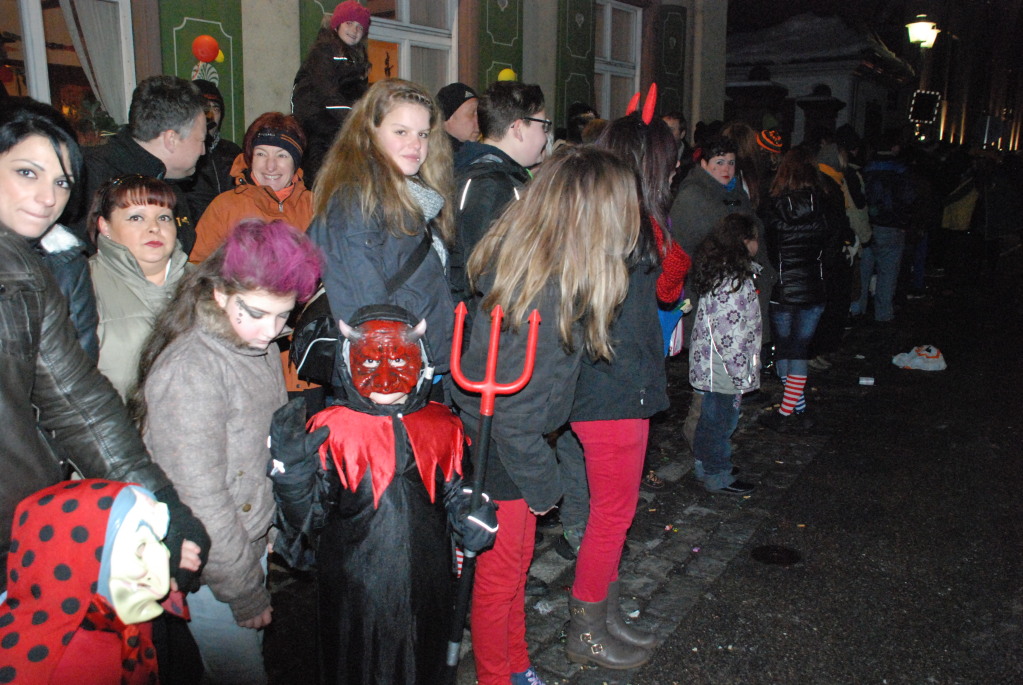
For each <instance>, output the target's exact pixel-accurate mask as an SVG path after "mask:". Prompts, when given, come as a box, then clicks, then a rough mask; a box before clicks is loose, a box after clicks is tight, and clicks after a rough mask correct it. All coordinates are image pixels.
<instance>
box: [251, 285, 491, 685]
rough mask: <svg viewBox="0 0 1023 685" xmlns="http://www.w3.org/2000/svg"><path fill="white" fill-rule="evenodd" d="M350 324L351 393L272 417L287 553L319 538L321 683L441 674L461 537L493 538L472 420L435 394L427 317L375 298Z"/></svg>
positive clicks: (434, 679) (344, 330) (470, 544)
mask: <svg viewBox="0 0 1023 685" xmlns="http://www.w3.org/2000/svg"><path fill="white" fill-rule="evenodd" d="M339 328H340V330H341V335H342V341H341V353H340V357H341V360H342V364H341V369H340V371H339V375H340V376H341V379H342V384H343V385H344V387H345V390H346V392H345V398H344V399H343V400H340V402H341V403H340V404H337V405H334V406H331V407H328V408H327V409H324V410H323V411H321V412H318V413H317V414H315V415H314V416H313V418H312V419H311V420H310V421H309V424H308V426H304V425H303V421H304V417H305V407H304V404H302V401H301V400H294V401H292V402H291V403H289V404H288V405H287V406H285V407H284V408H282V409H281V410H279V411H278V412H277V414H276V415H275V416H274V421H273V426H272V428H271V454H272V455H273V461H272V462H271V464H270V468H269V472H270V477H271V478H272V479H273V480H274V491H275V495H276V497H277V499H278V503H279V505H280V509H279V516H278V522H277V523H278V526H279V527H280V528H282V530H283V534H282V536H281V537H280V538H278V542H277V544H276V549H277V551H278V552H281V553H282V554H283V556H284V557H285V558H286V559H287V560H288V561H289V563H292V564H293V565H296V566H299V567H301V566H302V565H304V564H305V563H307V562H306V561H305V558H304V555H305V552H306V549H303V546H304V545H305V544H306V541H308V540H310V539H312V538H313V537H316V538H317V542H318V544H317V548H316V551H315V561H316V566H317V569H318V573H317V580H318V583H319V593H318V596H319V608H318V611H319V619H320V640H319V642H320V662H321V663H322V664H323V672H322V674H321V675H322V678H323V682H325V683H370V682H380V683H395V684H401V683H406V684H407V685H414V684H415V683H438V682H442V669H443V667H444V655H445V644H446V643H445V640H446V638H447V635H448V625H447V623H448V622H449V621H450V620H451V592H450V591H451V587H452V584H451V579H452V564H451V539H452V534H453V536H454V539H455V540H456V541H458V542H460V544H461V547H462V548H464V549H467V550H472V551H480V550H482V549H484V548H485V547H488V546H490V545H491V544H492V543H493V540H494V535H495V534H496V532H497V517H496V514H495V508H494V505H493V504H492V503H491V502H490V501H489V498H487V497H486V496H484V500H485V502H484V504H483V506H481V507H480V509H479V510H477V511H475V512H468V511H467V510H468V502H469V495H470V493H469V491H468V489H465V488H463V487H462V481H461V472H462V448H463V440H464V438H463V434H462V424H461V422H460V421H459V420H458V418H457V417H456V416H455V415H454V414H453V413H452V412H451V409H449V408H448V407H446V406H444V405H443V404H440V403H437V402H429V401H428V397H429V392H430V386H431V381H432V379H433V366H432V365H431V359H430V350H429V346H428V344H427V341H426V338H425V334H426V321H425V320H421V321H418V322H417V321H416V319H415V318H413V317H412V315H411V314H409V313H408V312H407V311H406V310H404V309H402V308H401V307H396V306H393V305H371V306H368V307H362V308H361V309H359V310H357V311H356V312H355V314H354V316H353V317H352V318H351V319H350V320H349V321H348V322H345V321H339ZM306 429H308V431H309V433H306ZM382 562H384V563H386V564H387V567H386V569H384V568H381V563H382Z"/></svg>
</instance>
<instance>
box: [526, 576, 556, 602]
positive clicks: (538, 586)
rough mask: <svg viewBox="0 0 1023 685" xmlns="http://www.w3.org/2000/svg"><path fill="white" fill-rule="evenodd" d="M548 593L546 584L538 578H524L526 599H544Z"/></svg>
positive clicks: (548, 589)
mask: <svg viewBox="0 0 1023 685" xmlns="http://www.w3.org/2000/svg"><path fill="white" fill-rule="evenodd" d="M550 591H551V590H550V588H549V587H548V586H547V583H545V582H543V581H542V580H540V579H539V578H534V577H533V576H528V577H527V578H526V597H546V596H547V594H548V593H549V592H550Z"/></svg>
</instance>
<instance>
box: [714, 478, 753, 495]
mask: <svg viewBox="0 0 1023 685" xmlns="http://www.w3.org/2000/svg"><path fill="white" fill-rule="evenodd" d="M754 488H756V486H755V485H753V483H747V482H746V481H744V480H733V481H732V483H731V485H726V486H725V487H723V488H718V489H716V490H711V489H710V488H707V492H709V493H711V494H714V495H734V496H737V497H742V496H743V495H749V494H751V493H752V492H753V490H754Z"/></svg>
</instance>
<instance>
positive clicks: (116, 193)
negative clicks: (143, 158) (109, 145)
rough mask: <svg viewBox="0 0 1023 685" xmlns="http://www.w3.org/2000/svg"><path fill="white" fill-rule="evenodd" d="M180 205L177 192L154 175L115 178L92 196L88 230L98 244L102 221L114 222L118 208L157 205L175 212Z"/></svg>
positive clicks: (91, 237) (86, 227)
mask: <svg viewBox="0 0 1023 685" xmlns="http://www.w3.org/2000/svg"><path fill="white" fill-rule="evenodd" d="M176 204H177V196H176V195H175V194H174V189H173V188H171V187H170V186H169V185H167V183H166V182H165V181H161V180H160V179H158V178H153V177H151V176H143V175H141V174H131V175H129V176H118V177H116V178H111V179H109V180H107V181H105V182H104V183H103V185H101V186H100V187H99V188H97V189H96V194H95V195H93V197H92V207H91V208H90V209H89V216H88V218H87V219H86V221H85V229H86V231H87V232H88V234H89V238H90V239H91V240H92V241H93V242H95V241H96V234H97V233H98V232H99V218H100V217H103V218H104V219H106V220H107V221H110V216H111V215H112V214H113V213H114V210H115V209H124V208H125V207H130V206H131V205H155V206H157V207H165V208H167V209H170V210H173V209H174V207H175V205H176Z"/></svg>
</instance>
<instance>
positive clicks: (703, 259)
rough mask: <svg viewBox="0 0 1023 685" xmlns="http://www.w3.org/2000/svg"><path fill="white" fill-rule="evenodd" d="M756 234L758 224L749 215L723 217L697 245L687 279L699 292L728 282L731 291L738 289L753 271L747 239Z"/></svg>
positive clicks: (701, 293)
mask: <svg viewBox="0 0 1023 685" xmlns="http://www.w3.org/2000/svg"><path fill="white" fill-rule="evenodd" d="M756 238H757V224H756V222H755V221H753V219H752V218H751V217H750V216H748V215H746V214H729V215H727V216H725V217H722V219H721V220H720V221H718V222H717V224H715V225H714V228H713V229H712V230H711V232H710V234H708V235H707V237H706V238H704V239H703V242H701V243H700V245H699V247H697V248H696V252H695V253H694V254H693V269H692V271H690V272H689V279H688V280H687V282H688V283H692V286H693V290H695V291H696V293H697V294H699V295H701V296H702V295H705V294H707V293H709V292H711V291H713V290H714V289H715V288H718V287H720V286H722V285H726V284H731V292H735V291H737V290H738V289H739V288H740V287H741V286H742V284H743V282H744V281H745V280H746V279H747V278H749V277H750V276H751V275H752V274H753V266H752V264H753V261H752V259H750V254H749V248H748V247H746V241H747V240H755V239H756Z"/></svg>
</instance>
